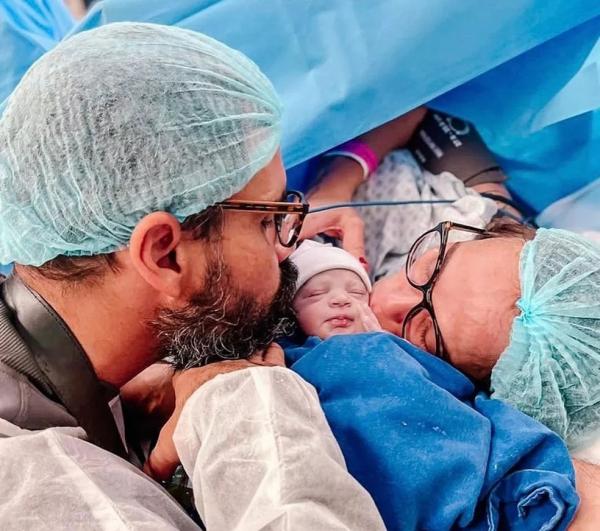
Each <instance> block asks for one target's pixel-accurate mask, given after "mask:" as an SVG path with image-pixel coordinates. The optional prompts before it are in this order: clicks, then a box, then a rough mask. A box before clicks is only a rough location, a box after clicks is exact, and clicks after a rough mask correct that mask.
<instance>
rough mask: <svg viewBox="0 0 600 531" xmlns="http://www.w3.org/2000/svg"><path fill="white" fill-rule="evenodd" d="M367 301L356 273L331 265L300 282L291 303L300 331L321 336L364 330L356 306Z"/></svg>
mask: <svg viewBox="0 0 600 531" xmlns="http://www.w3.org/2000/svg"><path fill="white" fill-rule="evenodd" d="M368 304H369V293H368V291H367V288H366V287H365V285H364V284H363V282H362V280H361V279H360V277H359V276H358V275H357V274H356V273H353V272H352V271H348V270H346V269H332V270H330V271H325V272H323V273H320V274H318V275H315V276H314V277H313V278H311V279H310V280H309V281H308V282H307V283H306V284H304V286H302V288H301V289H300V291H299V292H298V293H297V294H296V298H295V299H294V304H293V307H294V311H295V312H296V317H297V319H298V323H299V325H300V328H302V330H303V331H304V333H305V334H307V335H309V336H318V337H320V338H321V339H325V338H327V337H329V336H332V335H336V334H355V333H358V332H364V331H365V329H364V326H363V321H362V318H361V313H360V311H359V307H360V305H368Z"/></svg>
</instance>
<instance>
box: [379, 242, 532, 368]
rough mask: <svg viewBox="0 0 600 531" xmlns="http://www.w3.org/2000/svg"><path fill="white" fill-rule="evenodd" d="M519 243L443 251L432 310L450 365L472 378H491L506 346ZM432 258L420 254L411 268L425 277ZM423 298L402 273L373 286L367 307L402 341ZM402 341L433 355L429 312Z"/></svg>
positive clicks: (471, 245) (472, 244) (512, 312)
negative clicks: (423, 273) (418, 269)
mask: <svg viewBox="0 0 600 531" xmlns="http://www.w3.org/2000/svg"><path fill="white" fill-rule="evenodd" d="M523 244H524V242H523V240H520V239H517V238H492V239H488V240H475V241H470V242H464V243H456V244H450V245H448V247H447V250H446V256H445V259H444V262H443V264H442V269H441V271H440V274H439V276H438V279H437V282H436V284H435V286H434V287H433V292H432V301H433V308H434V310H435V314H436V318H437V321H438V325H439V328H440V331H441V334H442V337H443V339H444V347H445V350H446V352H447V355H448V360H449V361H450V362H451V363H452V364H453V365H454V366H455V367H457V368H458V369H460V370H461V371H463V372H465V373H466V374H469V375H470V376H473V377H475V378H485V377H487V376H489V374H490V372H491V370H492V368H493V366H494V364H495V363H496V361H497V360H498V358H499V357H500V355H501V354H502V352H503V351H504V349H505V348H506V347H507V345H508V342H509V337H510V331H511V326H512V321H513V319H514V318H515V317H516V316H517V315H518V309H517V308H516V306H515V304H516V301H517V299H518V298H519V296H520V288H519V255H520V252H521V249H522V247H523ZM436 254H437V253H435V252H433V251H430V252H429V253H426V254H424V255H423V256H422V257H421V258H419V260H418V261H417V262H415V264H414V266H413V267H415V268H422V269H423V271H426V272H427V273H429V272H430V270H432V269H433V267H434V265H435V263H434V262H435V258H436ZM428 270H429V271H428ZM427 273H426V274H427ZM421 299H422V294H421V292H420V291H418V290H416V289H415V288H413V287H412V286H411V285H410V284H409V283H408V281H407V279H406V273H405V271H404V270H403V271H401V272H400V273H397V274H395V275H390V276H388V277H385V278H384V279H382V280H380V281H379V282H377V283H376V284H375V286H374V289H373V294H372V297H371V307H372V309H373V311H374V313H375V315H376V316H377V318H378V319H379V322H380V323H381V325H382V327H383V328H384V329H385V330H387V331H388V332H391V333H393V334H395V335H397V336H401V335H402V323H403V321H404V318H405V316H406V315H407V314H408V312H409V311H410V310H411V309H412V308H413V307H414V306H415V305H417V304H419V303H420V302H421ZM406 339H408V340H409V341H410V342H411V343H413V344H415V345H417V346H418V347H420V348H423V349H424V350H427V351H428V352H432V353H433V352H435V333H434V329H433V324H432V323H431V319H430V318H429V316H428V313H427V312H420V313H419V314H417V315H416V316H415V317H413V318H412V319H411V320H410V321H409V324H408V326H407V330H406Z"/></svg>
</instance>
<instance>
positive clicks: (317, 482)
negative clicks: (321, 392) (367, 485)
mask: <svg viewBox="0 0 600 531" xmlns="http://www.w3.org/2000/svg"><path fill="white" fill-rule="evenodd" d="M175 445H176V447H177V451H178V454H179V456H180V458H181V460H182V463H183V465H184V467H185V469H186V471H187V472H188V474H189V476H190V477H191V478H192V483H193V486H194V494H195V501H196V507H197V508H198V511H199V513H200V515H201V517H202V519H203V521H204V523H205V524H206V526H207V528H208V529H210V530H211V531H212V530H217V531H218V530H228V531H229V530H235V529H240V530H241V529H243V530H252V529H280V530H287V529H289V530H292V529H320V530H321V529H323V530H325V529H369V530H380V529H383V523H382V521H381V518H380V516H379V514H378V512H377V510H376V508H375V506H374V504H373V501H372V499H371V498H370V497H369V495H368V494H367V493H366V491H365V490H364V489H363V488H362V487H361V486H360V485H359V484H358V483H357V482H356V481H355V480H354V479H352V478H351V477H350V475H349V474H348V472H347V471H346V467H345V464H344V459H343V457H342V455H341V453H340V450H339V447H338V445H337V443H336V442H335V439H334V438H333V436H332V434H331V430H330V429H329V427H328V425H327V422H326V421H325V418H324V416H323V412H322V410H321V408H320V407H319V403H318V399H317V396H316V394H315V391H314V389H313V388H312V387H311V386H310V385H308V384H307V383H305V382H304V381H302V380H301V379H300V378H299V377H298V376H297V375H295V374H294V373H293V372H292V371H289V370H287V369H284V368H281V367H256V368H251V369H246V370H241V371H236V372H233V373H229V374H224V375H220V376H217V377H215V378H214V379H213V380H211V381H210V382H208V383H206V384H205V385H203V386H202V387H201V388H200V389H198V390H197V391H196V392H195V393H194V394H193V395H192V397H190V399H189V400H188V402H187V403H186V406H185V407H184V409H183V412H182V416H181V418H180V420H179V423H178V425H177V428H176V433H175ZM0 462H1V463H2V466H1V467H0V500H2V502H1V503H0V528H2V529H19V530H24V529H40V528H49V529H65V530H74V529H85V530H90V529H107V530H108V529H110V530H114V529H141V528H144V529H182V530H185V529H197V526H196V525H195V524H194V522H192V520H191V519H189V518H188V517H187V515H186V514H185V513H184V512H183V510H182V509H181V508H180V507H179V506H178V505H177V504H176V503H175V501H174V500H173V499H172V498H171V497H170V496H169V495H168V494H167V493H166V492H165V491H164V490H163V489H162V488H161V487H160V486H159V485H158V484H157V483H155V482H154V481H152V480H151V479H150V478H149V477H147V476H146V475H145V474H143V473H142V472H141V471H139V470H138V469H136V468H135V467H133V466H132V465H130V464H129V463H127V462H125V461H124V460H122V459H120V458H118V457H116V456H114V455H112V454H110V453H108V452H106V451H104V450H102V449H100V448H98V447H96V446H94V445H92V444H90V443H88V442H86V441H85V434H84V433H83V430H81V429H80V428H52V429H47V430H41V431H28V430H23V429H20V428H18V427H17V426H16V425H15V424H12V423H11V422H9V421H7V420H3V419H0Z"/></svg>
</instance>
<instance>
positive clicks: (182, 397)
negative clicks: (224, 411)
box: [144, 343, 285, 480]
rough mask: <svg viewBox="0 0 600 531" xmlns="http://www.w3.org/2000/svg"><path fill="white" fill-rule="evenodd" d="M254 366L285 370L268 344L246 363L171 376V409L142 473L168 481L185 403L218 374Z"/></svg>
mask: <svg viewBox="0 0 600 531" xmlns="http://www.w3.org/2000/svg"><path fill="white" fill-rule="evenodd" d="M257 366H281V367H285V361H284V354H283V349H282V348H281V347H280V346H279V345H277V344H276V343H272V344H271V346H270V347H269V348H268V349H267V350H266V351H265V352H263V353H257V354H254V355H252V356H250V358H248V359H243V360H233V361H220V362H217V363H211V364H210V365H206V366H204V367H198V368H195V369H187V370H185V371H182V372H179V373H175V375H174V377H173V389H174V393H175V408H174V411H173V414H172V415H171V417H170V418H169V420H168V421H167V422H166V423H165V425H164V426H163V428H162V430H161V431H160V434H159V436H158V441H157V443H156V446H155V447H154V449H153V450H152V452H151V453H150V456H149V457H148V460H147V461H146V464H145V465H144V472H146V474H148V475H150V476H152V477H153V478H155V479H157V480H165V479H168V478H169V477H171V475H172V474H173V472H174V471H175V469H176V468H177V466H178V465H179V456H178V455H177V450H176V449H175V444H174V442H173V433H174V432H175V428H176V426H177V422H178V420H179V417H180V415H181V412H182V410H183V407H184V406H185V403H186V402H187V400H188V398H190V396H192V394H193V393H194V392H195V391H196V389H198V388H199V387H200V386H202V385H203V384H205V383H206V382H208V381H209V380H212V379H213V378H214V377H215V376H217V375H219V374H226V373H229V372H233V371H238V370H241V369H247V368H250V367H257Z"/></svg>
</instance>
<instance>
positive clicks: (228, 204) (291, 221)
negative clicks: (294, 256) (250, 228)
mask: <svg viewBox="0 0 600 531" xmlns="http://www.w3.org/2000/svg"><path fill="white" fill-rule="evenodd" d="M284 197H285V200H284V201H242V200H237V199H230V200H228V201H223V202H221V203H217V206H220V207H221V208H222V209H224V210H237V211H240V212H254V213H261V212H269V213H272V214H273V218H274V221H275V228H276V230H277V238H278V239H279V243H281V245H283V246H284V247H293V246H294V245H295V244H296V242H297V241H298V237H299V236H300V231H301V230H302V224H303V223H304V218H305V217H306V214H308V208H309V205H308V203H307V202H306V200H305V199H304V194H303V193H302V192H297V191H296V190H289V191H287V192H285V194H284Z"/></svg>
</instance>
